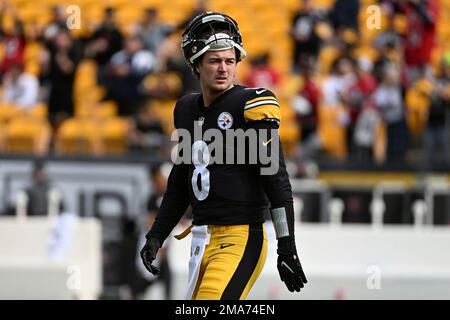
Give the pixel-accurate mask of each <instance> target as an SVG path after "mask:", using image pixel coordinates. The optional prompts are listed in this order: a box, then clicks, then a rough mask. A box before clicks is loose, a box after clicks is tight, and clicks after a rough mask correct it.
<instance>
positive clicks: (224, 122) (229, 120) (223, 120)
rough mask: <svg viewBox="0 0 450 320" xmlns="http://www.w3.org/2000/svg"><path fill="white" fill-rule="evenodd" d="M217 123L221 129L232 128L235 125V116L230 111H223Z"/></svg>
mask: <svg viewBox="0 0 450 320" xmlns="http://www.w3.org/2000/svg"><path fill="white" fill-rule="evenodd" d="M217 125H218V126H219V128H220V129H230V128H231V126H232V125H233V116H232V115H231V114H230V113H229V112H222V113H221V114H220V115H219V117H218V118H217Z"/></svg>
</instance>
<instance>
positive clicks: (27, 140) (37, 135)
mask: <svg viewBox="0 0 450 320" xmlns="http://www.w3.org/2000/svg"><path fill="white" fill-rule="evenodd" d="M49 141H50V125H49V124H48V122H47V121H46V120H42V119H41V120H39V119H36V118H34V117H32V116H20V117H16V118H14V119H13V120H12V121H11V122H10V123H9V124H8V125H7V126H6V129H5V136H4V148H5V151H6V152H9V153H29V154H33V153H34V154H38V155H44V154H46V153H47V151H48V146H49Z"/></svg>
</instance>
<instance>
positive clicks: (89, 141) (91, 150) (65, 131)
mask: <svg viewBox="0 0 450 320" xmlns="http://www.w3.org/2000/svg"><path fill="white" fill-rule="evenodd" d="M100 128H101V126H100V124H99V123H97V122H95V121H92V120H88V119H83V118H80V117H73V118H70V119H67V120H65V121H64V122H63V123H62V124H61V126H60V128H59V129H58V132H57V136H56V144H55V151H56V153H58V154H91V155H100V154H102V151H103V150H102V146H101V140H100V132H99V131H100Z"/></svg>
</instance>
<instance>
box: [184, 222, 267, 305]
mask: <svg viewBox="0 0 450 320" xmlns="http://www.w3.org/2000/svg"><path fill="white" fill-rule="evenodd" d="M266 256H267V239H266V236H265V229H264V226H263V225H261V224H259V225H238V226H214V227H212V228H211V239H210V243H209V245H207V246H206V250H205V253H204V255H203V258H202V262H201V267H200V273H199V277H198V281H197V285H196V288H195V290H194V294H193V296H192V299H193V300H206V299H207V300H220V299H222V300H238V299H245V298H246V297H247V295H248V293H249V291H250V289H251V288H252V286H253V284H254V283H255V282H256V279H257V278H258V276H259V275H260V273H261V271H262V269H263V266H264V263H265V260H266Z"/></svg>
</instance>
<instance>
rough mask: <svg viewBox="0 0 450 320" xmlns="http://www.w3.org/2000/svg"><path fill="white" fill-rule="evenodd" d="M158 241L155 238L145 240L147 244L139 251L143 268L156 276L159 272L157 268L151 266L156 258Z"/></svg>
mask: <svg viewBox="0 0 450 320" xmlns="http://www.w3.org/2000/svg"><path fill="white" fill-rule="evenodd" d="M159 247H160V245H159V240H158V239H155V238H147V242H146V243H145V245H144V247H143V248H142V250H141V258H142V262H143V263H144V266H145V268H146V269H147V270H148V271H149V272H150V273H151V274H153V275H155V276H158V277H159V274H160V271H159V269H158V268H157V267H155V266H153V265H152V262H153V260H155V258H156V253H157V252H158V250H159Z"/></svg>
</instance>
